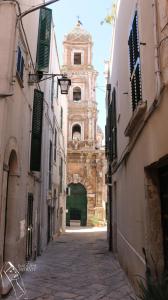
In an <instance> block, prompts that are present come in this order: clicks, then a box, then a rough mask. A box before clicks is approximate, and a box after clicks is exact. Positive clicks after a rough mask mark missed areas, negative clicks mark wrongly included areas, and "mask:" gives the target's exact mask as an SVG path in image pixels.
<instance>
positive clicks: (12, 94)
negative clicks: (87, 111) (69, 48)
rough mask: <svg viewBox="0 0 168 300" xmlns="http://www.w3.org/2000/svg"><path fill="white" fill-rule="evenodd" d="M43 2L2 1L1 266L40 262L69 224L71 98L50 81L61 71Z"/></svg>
mask: <svg viewBox="0 0 168 300" xmlns="http://www.w3.org/2000/svg"><path fill="white" fill-rule="evenodd" d="M38 4H40V5H41V4H42V3H41V1H30V3H29V4H28V2H27V1H24V0H22V1H12V0H11V1H0V27H1V30H0V44H1V46H0V268H1V267H2V265H3V264H4V263H5V262H6V261H10V262H11V263H12V264H14V265H15V266H16V267H17V266H18V264H24V262H25V261H26V260H31V259H35V258H36V255H38V254H41V253H42V251H43V250H44V249H45V248H46V246H47V243H48V242H49V240H50V239H52V237H53V235H54V234H55V233H56V232H57V231H60V230H63V224H64V222H65V203H66V149H67V142H66V139H67V132H66V129H67V124H66V115H67V98H66V95H61V94H60V89H59V90H58V86H57V78H56V77H52V76H48V74H60V66H59V59H58V54H57V46H56V40H55V31H54V25H53V21H52V10H51V9H48V8H46V7H43V8H41V9H40V7H38ZM32 5H37V7H36V8H38V9H37V10H36V11H34V12H31V9H32ZM33 7H34V6H33ZM25 11H26V12H27V14H25V15H24V14H22V13H24V12H25ZM18 16H20V17H18ZM44 73H45V74H46V75H44ZM30 74H31V75H32V74H33V76H30ZM35 75H37V76H35ZM46 77H49V79H48V80H43V81H40V79H45V78H46ZM63 119H64V122H63ZM0 287H1V282H0Z"/></svg>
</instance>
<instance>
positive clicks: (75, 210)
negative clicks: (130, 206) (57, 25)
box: [62, 21, 105, 226]
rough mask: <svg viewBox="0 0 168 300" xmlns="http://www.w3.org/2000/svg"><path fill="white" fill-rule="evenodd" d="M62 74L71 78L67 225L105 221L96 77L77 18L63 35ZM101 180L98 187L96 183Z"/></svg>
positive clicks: (88, 40) (88, 38)
mask: <svg viewBox="0 0 168 300" xmlns="http://www.w3.org/2000/svg"><path fill="white" fill-rule="evenodd" d="M63 46H64V65H63V67H62V73H66V74H67V76H68V78H70V79H71V88H70V90H69V95H68V155H67V183H68V186H69V191H70V194H69V196H68V197H67V225H70V222H71V221H72V220H77V221H79V222H80V225H83V226H84V225H92V223H93V222H94V220H97V222H99V221H100V222H104V207H103V200H102V198H103V197H104V196H105V195H104V190H103V189H102V183H103V182H104V178H103V170H104V162H103V155H104V150H102V149H101V141H102V139H103V133H102V131H101V129H100V128H99V127H98V126H97V113H98V112H97V103H96V78H97V75H98V72H97V71H96V70H95V69H94V67H93V65H92V46H93V42H92V37H91V35H90V34H89V33H88V32H87V31H86V30H85V29H84V28H83V26H82V24H81V22H80V21H78V23H77V24H76V26H75V27H74V28H73V30H72V31H71V32H70V33H68V34H67V35H66V36H65V39H64V42H63ZM100 182H101V187H100V186H99V183H100Z"/></svg>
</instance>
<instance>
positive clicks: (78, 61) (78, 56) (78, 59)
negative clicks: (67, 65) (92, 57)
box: [74, 52, 81, 65]
mask: <svg viewBox="0 0 168 300" xmlns="http://www.w3.org/2000/svg"><path fill="white" fill-rule="evenodd" d="M74 65H81V53H80V52H75V53H74Z"/></svg>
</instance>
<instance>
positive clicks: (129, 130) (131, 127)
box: [124, 101, 147, 137]
mask: <svg viewBox="0 0 168 300" xmlns="http://www.w3.org/2000/svg"><path fill="white" fill-rule="evenodd" d="M146 109H147V102H146V101H145V102H140V103H139V104H138V105H137V107H136V109H135V110H134V112H133V115H132V117H131V120H130V121H129V123H128V125H127V127H126V129H125V132H124V134H125V136H127V137H131V136H132V135H133V134H134V133H135V132H136V130H137V129H138V126H139V124H140V123H141V121H142V119H143V117H144V113H145V111H146Z"/></svg>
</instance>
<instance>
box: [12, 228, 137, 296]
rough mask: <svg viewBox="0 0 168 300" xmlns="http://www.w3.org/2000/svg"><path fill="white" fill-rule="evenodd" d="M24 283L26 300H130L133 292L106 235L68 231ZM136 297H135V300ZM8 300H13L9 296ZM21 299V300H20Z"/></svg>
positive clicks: (39, 258) (104, 233) (52, 244)
mask: <svg viewBox="0 0 168 300" xmlns="http://www.w3.org/2000/svg"><path fill="white" fill-rule="evenodd" d="M34 264H35V266H36V269H35V272H25V273H24V275H23V281H24V284H25V288H26V290H27V294H28V299H29V300H130V299H131V296H132V297H134V292H133V290H132V288H131V286H130V284H129V282H128V280H127V278H126V276H125V274H124V272H123V271H122V269H121V268H120V265H119V263H118V261H117V259H116V258H115V257H114V256H113V255H112V254H111V253H109V252H108V247H107V241H106V232H102V231H101V232H94V231H93V232H91V231H90V232H87V233H83V232H82V233H81V232H80V230H79V233H73V232H71V233H70V232H68V233H65V234H63V235H62V236H60V237H58V239H57V240H55V241H52V242H51V243H50V244H49V246H48V247H47V249H46V251H45V252H44V253H43V254H42V256H40V257H38V258H37V260H36V261H35V263H34ZM134 298H135V297H134ZM6 299H7V300H15V299H16V298H15V296H14V293H11V295H9V296H8V297H6ZM23 299H24V297H23V298H20V300H23Z"/></svg>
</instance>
